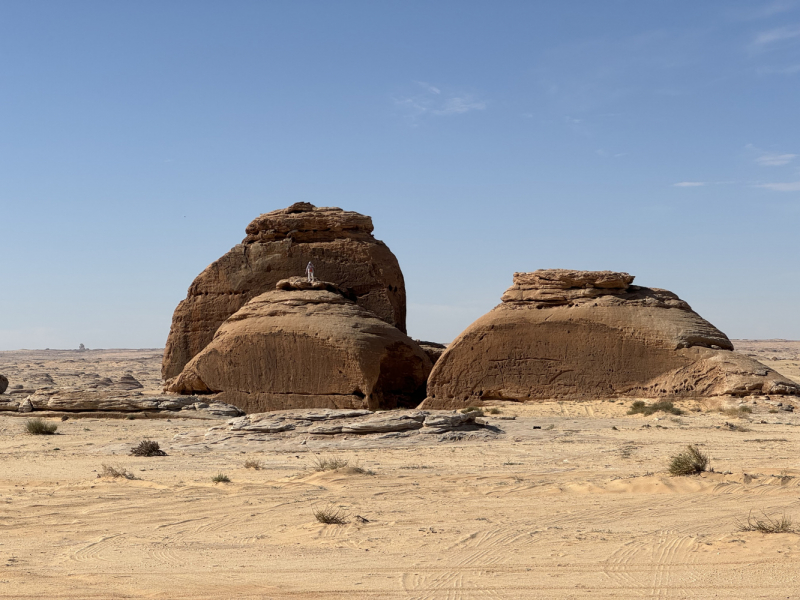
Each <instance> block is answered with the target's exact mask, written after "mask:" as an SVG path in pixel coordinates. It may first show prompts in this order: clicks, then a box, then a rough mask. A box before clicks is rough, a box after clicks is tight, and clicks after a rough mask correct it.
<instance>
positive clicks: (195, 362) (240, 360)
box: [167, 277, 432, 412]
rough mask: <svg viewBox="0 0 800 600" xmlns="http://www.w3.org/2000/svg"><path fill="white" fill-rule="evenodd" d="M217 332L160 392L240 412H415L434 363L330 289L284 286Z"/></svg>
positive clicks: (297, 281)
mask: <svg viewBox="0 0 800 600" xmlns="http://www.w3.org/2000/svg"><path fill="white" fill-rule="evenodd" d="M276 287H277V289H275V290H274V291H271V292H266V293H264V294H261V295H260V296H257V297H256V298H254V299H253V300H251V301H250V302H248V303H247V304H246V305H245V306H244V307H242V308H241V309H240V310H239V311H237V312H236V313H235V314H233V315H232V316H231V317H229V318H228V319H227V320H226V321H225V322H224V323H223V324H222V326H220V328H219V330H218V331H217V333H216V335H215V336H214V340H213V341H212V342H211V343H210V344H209V345H208V346H206V347H205V348H204V349H203V350H202V351H201V352H200V353H199V354H197V356H195V357H194V358H193V359H192V360H191V361H190V362H189V364H187V365H186V367H185V368H184V369H183V371H182V372H181V374H180V375H179V376H178V377H177V378H176V379H175V380H173V381H172V382H170V383H169V384H168V386H167V389H168V390H169V391H171V392H176V393H180V394H198V393H200V394H202V393H206V394H207V393H219V394H218V396H217V398H219V399H220V400H222V401H224V402H228V403H230V404H233V405H235V406H238V407H239V408H241V409H242V410H245V411H246V412H262V411H268V410H279V409H289V408H354V409H373V410H374V409H377V408H394V407H396V406H406V407H409V406H415V405H416V404H418V403H419V402H420V401H421V400H422V399H423V398H424V397H425V382H426V380H427V377H428V374H429V373H430V369H431V366H432V365H431V361H430V359H429V358H428V356H427V355H426V354H425V352H424V351H423V350H422V349H421V348H420V347H419V346H418V345H417V344H416V343H415V342H414V341H413V340H411V339H410V338H409V337H408V336H406V335H405V334H404V333H403V332H402V331H400V330H399V329H397V328H396V327H393V326H392V325H389V324H387V323H385V322H384V321H382V320H381V319H379V318H378V317H377V316H376V315H375V314H374V313H372V312H370V311H369V310H366V309H365V308H362V307H361V306H360V305H359V304H356V303H355V302H354V301H353V300H351V299H349V298H348V297H347V296H348V291H346V290H341V289H339V288H338V287H337V286H336V285H334V284H332V283H328V282H322V281H317V282H315V283H313V284H312V283H308V282H306V281H305V280H303V279H302V278H299V277H295V278H292V279H287V280H282V281H280V282H278V283H277V286H276Z"/></svg>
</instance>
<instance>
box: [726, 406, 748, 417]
mask: <svg viewBox="0 0 800 600" xmlns="http://www.w3.org/2000/svg"><path fill="white" fill-rule="evenodd" d="M719 412H721V413H722V414H723V415H725V416H726V417H738V418H740V419H743V418H744V417H746V416H747V415H749V414H752V413H753V409H752V408H750V407H749V406H739V407H738V408H720V409H719Z"/></svg>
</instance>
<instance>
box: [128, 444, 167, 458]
mask: <svg viewBox="0 0 800 600" xmlns="http://www.w3.org/2000/svg"><path fill="white" fill-rule="evenodd" d="M131 455H133V456H166V455H167V453H166V452H164V451H163V450H162V449H161V448H159V446H158V442H154V441H153V440H142V441H141V442H139V445H138V446H136V447H135V448H131Z"/></svg>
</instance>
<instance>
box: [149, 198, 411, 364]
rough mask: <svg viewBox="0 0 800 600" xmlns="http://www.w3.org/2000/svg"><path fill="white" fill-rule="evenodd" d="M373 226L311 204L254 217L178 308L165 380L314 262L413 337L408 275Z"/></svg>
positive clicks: (363, 219)
mask: <svg viewBox="0 0 800 600" xmlns="http://www.w3.org/2000/svg"><path fill="white" fill-rule="evenodd" d="M372 229H373V227H372V219H371V218H370V217H368V216H365V215H362V214H359V213H356V212H350V211H344V210H342V209H341V208H318V207H315V206H314V205H312V204H309V203H307V202H300V203H297V204H293V205H292V206H290V207H289V208H285V209H282V210H276V211H273V212H270V213H266V214H263V215H261V216H259V217H258V218H256V219H255V220H253V222H252V223H250V224H249V225H248V226H247V229H246V233H247V237H245V238H244V240H243V241H242V243H241V244H239V245H237V246H235V247H233V248H232V249H231V250H230V251H229V252H228V253H227V254H225V255H224V256H222V257H221V258H220V259H219V260H217V261H215V262H214V263H212V264H211V265H209V266H208V267H207V268H206V269H205V271H203V272H202V273H201V274H200V275H198V276H197V278H196V279H195V280H194V282H192V285H191V286H190V287H189V293H188V295H187V297H186V299H185V300H183V301H181V303H180V304H179V305H178V307H177V308H176V309H175V313H174V315H173V317H172V327H171V329H170V333H169V337H168V338H167V344H166V349H165V351H164V362H163V366H162V376H163V378H164V379H165V380H166V379H170V378H171V377H175V376H176V375H178V374H179V373H180V372H181V371H182V370H183V367H184V366H185V365H186V364H187V363H188V362H189V361H190V360H191V359H192V358H193V357H194V356H196V355H197V354H198V353H199V352H200V351H201V350H202V349H203V348H205V347H206V346H207V345H208V344H209V343H210V342H211V340H212V339H213V337H214V333H215V332H216V331H217V329H218V328H219V326H220V325H221V324H222V323H223V321H225V319H227V318H228V317H230V316H231V315H232V314H233V313H235V312H236V311H237V310H239V309H240V308H241V307H242V306H244V305H245V304H246V303H247V302H249V301H250V300H251V299H253V298H255V297H256V296H258V295H260V294H262V293H264V292H268V291H271V290H273V289H275V284H276V283H277V282H278V281H280V280H281V279H285V278H288V277H292V276H296V275H301V274H303V273H305V269H306V265H307V264H308V262H309V261H311V262H313V263H314V267H315V270H316V276H317V277H318V278H320V279H325V280H327V281H331V282H334V283H335V284H336V285H337V286H339V287H341V288H343V289H345V290H347V292H348V293H349V294H351V295H352V297H353V298H354V299H355V301H356V303H357V304H358V305H359V306H361V307H363V308H365V309H367V310H369V311H371V312H373V313H374V314H376V315H377V316H378V317H379V318H380V319H382V320H384V321H385V322H387V323H389V324H391V325H394V326H395V327H397V328H398V329H400V330H401V331H403V332H405V327H406V295H405V283H404V281H403V274H402V272H401V271H400V266H399V265H398V263H397V259H396V258H395V256H394V254H392V252H391V250H389V248H388V247H387V246H386V245H385V244H384V243H383V242H381V241H380V240H376V239H375V238H374V237H373V236H372Z"/></svg>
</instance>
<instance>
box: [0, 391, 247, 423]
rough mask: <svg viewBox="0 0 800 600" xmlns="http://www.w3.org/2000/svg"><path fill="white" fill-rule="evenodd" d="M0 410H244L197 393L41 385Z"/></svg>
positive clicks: (217, 412) (232, 414)
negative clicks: (81, 388)
mask: <svg viewBox="0 0 800 600" xmlns="http://www.w3.org/2000/svg"><path fill="white" fill-rule="evenodd" d="M0 411H15V412H34V411H57V412H70V413H80V412H105V413H115V412H123V413H134V412H136V413H148V412H163V411H200V412H202V413H204V414H209V415H213V416H217V417H235V416H239V415H242V414H244V413H243V412H242V411H241V410H239V409H238V408H236V407H235V406H231V405H229V404H224V403H222V402H216V401H213V402H204V401H203V398H200V397H197V396H175V395H158V396H149V395H143V394H141V393H126V392H121V393H114V392H97V391H91V392H90V391H86V390H58V389H41V390H37V391H36V393H34V394H31V395H29V396H28V397H27V398H25V399H24V400H22V401H20V400H19V399H16V400H15V399H13V398H12V397H11V396H9V397H8V399H4V400H2V401H0Z"/></svg>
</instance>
